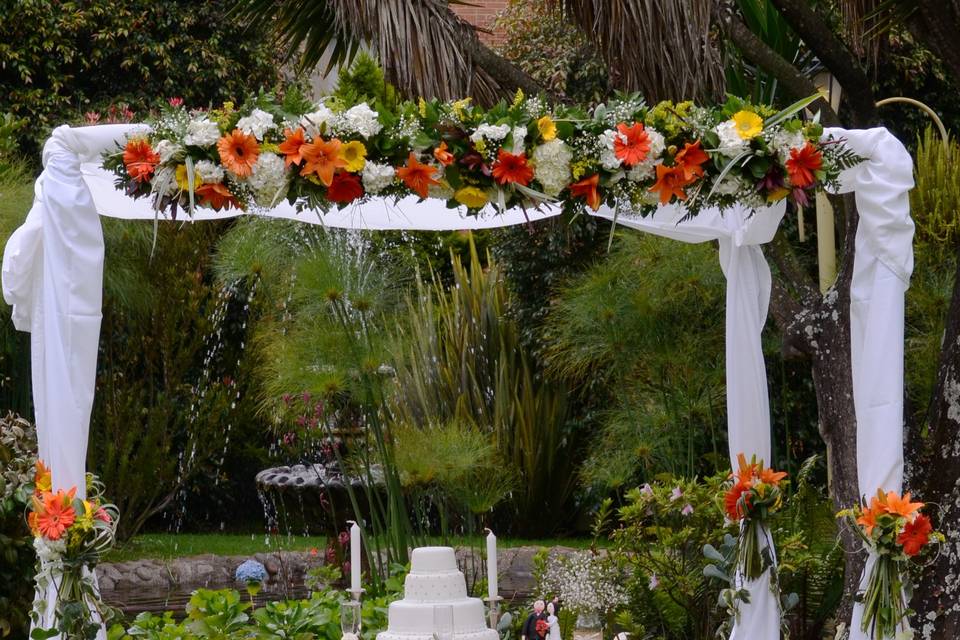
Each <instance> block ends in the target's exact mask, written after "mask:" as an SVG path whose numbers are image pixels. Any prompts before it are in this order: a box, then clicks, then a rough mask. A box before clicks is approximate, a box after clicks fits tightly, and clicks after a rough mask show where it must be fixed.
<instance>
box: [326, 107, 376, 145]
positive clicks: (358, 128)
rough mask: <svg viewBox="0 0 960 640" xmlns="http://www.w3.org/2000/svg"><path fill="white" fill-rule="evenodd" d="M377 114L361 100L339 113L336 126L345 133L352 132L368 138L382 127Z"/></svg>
mask: <svg viewBox="0 0 960 640" xmlns="http://www.w3.org/2000/svg"><path fill="white" fill-rule="evenodd" d="M377 116H378V114H377V112H376V111H374V110H373V109H371V108H370V107H369V106H368V105H367V103H366V102H361V103H360V104H358V105H355V106H352V107H350V108H349V109H347V110H346V111H345V112H343V113H342V114H340V117H339V118H338V119H337V127H338V129H341V130H343V131H344V132H345V133H354V134H357V135H360V136H363V137H364V138H370V137H373V136H375V135H377V134H378V133H380V129H382V128H383V125H381V124H380V121H379V120H378V119H377Z"/></svg>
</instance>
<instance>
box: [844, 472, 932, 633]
mask: <svg viewBox="0 0 960 640" xmlns="http://www.w3.org/2000/svg"><path fill="white" fill-rule="evenodd" d="M910 498H911V496H910V493H906V494H904V495H902V496H901V495H898V494H897V493H896V492H894V491H889V492H887V493H883V491H882V490H878V491H877V495H876V496H874V497H872V498H870V505H869V507H868V508H864V507H863V506H862V505H857V506H855V507H854V508H852V509H846V510H843V511H840V512H839V513H838V514H837V517H838V518H842V519H844V520H846V521H847V522H848V523H849V524H850V526H851V527H852V529H853V530H854V531H855V532H856V533H857V535H858V536H859V537H860V539H861V541H862V542H863V546H864V548H865V549H866V550H867V551H869V552H871V553H872V554H874V555H875V556H876V561H875V562H874V563H873V566H872V567H871V568H870V572H869V574H868V575H867V585H866V589H864V591H862V592H860V593H858V594H857V597H856V598H857V601H858V602H861V603H862V604H863V619H862V623H861V629H862V631H863V632H864V633H868V634H870V637H871V638H876V639H877V640H880V639H881V638H894V637H896V638H902V637H913V634H912V632H911V631H910V627H909V624H908V621H907V617H908V616H909V614H910V613H911V612H910V610H909V609H908V607H907V603H908V602H909V601H910V597H911V595H912V590H913V585H912V583H911V581H910V572H909V563H910V561H911V560H912V559H914V558H916V557H917V556H918V555H920V553H921V552H922V551H923V550H924V549H925V548H926V547H927V546H928V545H929V544H931V543H932V542H943V541H944V540H945V538H944V536H943V534H941V533H939V532H937V531H934V530H933V525H932V524H931V522H930V518H929V517H928V516H927V515H925V514H923V513H920V510H921V509H922V508H923V507H924V506H925V505H924V503H922V502H910Z"/></svg>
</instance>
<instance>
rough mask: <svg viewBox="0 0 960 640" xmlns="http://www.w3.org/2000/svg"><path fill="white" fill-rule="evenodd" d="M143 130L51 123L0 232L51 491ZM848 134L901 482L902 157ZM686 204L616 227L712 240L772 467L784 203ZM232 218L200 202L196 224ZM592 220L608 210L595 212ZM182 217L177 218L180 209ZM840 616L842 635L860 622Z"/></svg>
mask: <svg viewBox="0 0 960 640" xmlns="http://www.w3.org/2000/svg"><path fill="white" fill-rule="evenodd" d="M140 127H141V125H102V126H95V127H84V128H69V127H60V128H58V129H56V130H55V131H54V133H53V135H52V136H51V138H50V140H49V141H48V142H47V144H46V146H45V148H44V157H43V159H44V171H43V173H42V174H41V176H40V178H39V179H38V180H37V187H36V198H35V201H34V206H33V208H32V209H31V211H30V214H29V215H28V217H27V220H26V222H25V223H24V224H23V226H22V227H20V228H19V229H18V230H17V231H16V232H15V233H14V234H13V236H11V238H10V240H9V241H8V243H7V246H6V248H5V251H4V256H3V272H2V275H3V295H4V298H5V299H6V300H7V302H8V303H9V304H10V305H12V307H13V319H14V322H15V325H16V327H17V328H18V329H21V330H23V331H29V332H31V334H32V339H31V345H32V347H31V348H32V354H31V356H32V366H33V371H32V375H33V390H34V391H33V392H34V403H35V409H36V416H37V430H38V434H39V435H38V437H39V440H40V455H41V457H42V458H43V459H44V460H45V461H47V462H48V463H49V465H50V467H51V470H52V476H53V484H54V486H55V487H60V488H69V487H71V486H77V487H83V484H84V475H83V474H84V461H85V457H86V448H87V430H88V426H89V420H90V410H91V407H92V401H93V389H94V382H95V373H96V358H97V344H98V338H99V330H100V318H101V315H100V314H101V299H102V280H103V237H102V234H101V231H100V223H99V218H98V216H99V215H109V216H114V217H121V218H147V219H152V218H154V215H155V213H154V211H153V209H152V208H151V207H150V205H149V203H148V202H147V201H146V200H140V201H134V200H132V199H131V198H129V197H127V196H126V195H125V194H123V193H122V192H120V191H117V190H116V189H115V188H114V185H113V178H112V176H111V175H110V174H109V173H107V172H105V171H103V170H102V169H100V168H99V163H100V154H101V153H102V152H103V151H106V150H110V149H113V148H115V146H116V145H117V144H118V143H120V142H122V140H123V139H124V137H125V136H126V135H127V134H128V133H129V132H131V131H134V130H136V129H138V128H140ZM829 134H833V135H834V136H835V137H842V138H845V139H846V141H847V144H848V145H849V146H850V147H851V148H852V149H854V151H856V152H857V153H859V154H860V155H862V156H863V157H865V158H867V162H865V163H863V164H862V165H860V166H858V167H855V168H854V169H851V170H848V171H846V172H844V174H843V176H842V180H841V182H842V189H841V190H842V191H844V192H847V191H853V192H854V193H855V194H856V198H857V203H858V205H859V210H860V216H861V220H860V226H859V229H858V232H857V239H856V240H857V242H856V245H857V255H856V259H855V263H854V276H853V285H852V296H853V303H852V306H851V323H852V339H853V362H852V363H851V365H852V367H853V381H854V388H855V394H854V395H855V397H854V400H855V405H856V410H857V415H858V423H857V424H858V427H857V428H858V448H857V458H858V478H859V484H860V492H861V493H862V494H865V495H871V494H873V493H874V492H876V490H877V489H878V488H881V487H882V488H884V489H885V490H897V491H899V490H900V488H901V484H902V475H903V472H902V465H903V450H902V440H903V428H902V422H903V400H902V398H903V298H904V291H905V290H906V287H907V284H908V282H909V277H910V272H911V270H912V246H911V243H912V236H913V223H912V222H911V220H910V216H909V202H908V200H907V191H908V190H909V189H910V188H911V187H912V185H913V181H912V164H911V159H910V156H909V154H907V152H906V150H905V149H904V147H903V145H902V144H901V143H900V142H899V141H898V140H897V139H896V138H894V137H893V136H892V135H891V134H890V133H889V132H887V131H886V130H885V129H869V130H862V131H847V130H842V129H830V130H827V132H826V135H829ZM558 213H559V210H558V209H556V208H545V209H544V210H543V211H528V212H523V211H516V210H513V211H508V212H506V213H503V214H496V215H494V212H492V211H491V212H489V213H488V215H485V216H481V217H470V216H466V215H465V213H464V212H463V211H460V212H458V211H456V210H450V209H447V208H446V206H445V205H444V204H443V203H442V202H439V201H426V202H421V203H418V202H416V201H415V199H408V200H405V201H401V202H400V203H398V204H396V205H393V204H389V203H387V202H386V201H384V200H374V201H371V202H368V203H364V204H362V205H356V206H353V207H347V208H346V209H344V210H343V211H332V212H330V213H327V214H318V213H315V212H302V213H297V212H296V210H295V209H294V208H293V207H291V206H289V205H287V204H285V203H284V204H282V205H281V206H279V207H277V208H276V209H274V210H271V211H269V212H266V213H264V214H263V215H267V216H270V217H285V218H296V219H300V220H303V221H306V222H314V223H318V224H325V225H327V226H332V227H346V228H365V229H433V230H442V229H476V228H487V227H497V226H505V225H510V224H518V223H523V222H525V221H527V220H531V221H535V220H538V219H542V218H545V217H549V216H552V215H556V214H558ZM683 213H684V212H683V210H682V209H681V208H678V207H676V206H672V205H667V206H662V207H660V208H659V209H658V210H657V211H656V213H654V214H652V215H650V216H648V217H646V218H644V217H640V216H637V215H633V214H631V213H630V212H623V211H621V212H620V213H619V215H618V216H616V217H617V222H618V223H619V224H623V225H625V226H629V227H632V228H635V229H639V230H641V231H645V232H648V233H655V234H657V235H662V236H666V237H670V238H674V239H677V240H681V241H684V242H706V241H718V243H719V245H720V265H721V267H722V269H723V272H724V274H725V276H726V278H727V298H726V299H727V308H726V374H727V413H728V430H729V439H730V455H731V464H732V465H734V466H735V465H736V460H735V456H736V454H737V453H740V452H743V453H745V454H746V455H747V456H748V457H749V456H751V455H756V456H757V457H758V458H762V459H763V460H764V461H766V462H767V463H768V464H769V462H770V453H771V452H770V410H769V401H768V393H767V384H766V372H765V368H764V362H763V352H762V349H761V342H760V334H761V331H762V329H763V326H764V323H765V321H766V315H767V308H768V305H769V300H770V286H771V279H770V269H769V267H768V265H767V262H766V260H765V259H764V257H763V252H762V249H761V246H762V245H763V244H764V243H766V242H769V241H770V240H771V239H772V238H773V236H774V234H775V233H776V230H777V226H778V224H779V222H780V220H781V218H782V217H783V214H784V205H783V204H782V203H781V204H779V205H776V206H773V207H769V208H766V209H763V210H758V211H752V210H748V209H745V208H743V207H733V208H731V209H729V210H727V211H724V212H723V213H722V214H721V212H720V211H719V210H717V209H706V210H703V211H701V212H699V213H698V214H697V215H696V216H694V217H693V218H692V219H691V220H688V221H685V222H679V220H680V218H681V217H682V216H683ZM227 215H237V212H221V213H219V214H217V213H214V212H210V211H200V210H198V211H197V212H196V214H195V216H194V219H195V220H204V219H210V218H216V217H223V216H227ZM597 215H600V216H603V217H606V218H613V217H614V212H613V211H611V210H609V209H601V211H599V212H597ZM184 217H185V216H184ZM766 580H767V578H766V576H764V577H762V578H761V579H760V580H758V581H756V582H754V583H750V584H749V585H747V586H748V588H749V590H750V591H751V594H752V597H751V602H750V604H749V605H745V606H744V607H743V608H742V611H741V619H740V622H739V623H738V624H737V626H736V628H735V630H734V633H733V636H732V638H733V640H746V639H748V638H749V639H750V640H754V639H756V640H773V639H775V638H778V637H779V614H778V604H777V603H776V602H775V601H774V599H773V597H772V595H771V594H770V591H769V589H768V588H767V582H766ZM856 615H857V614H856V613H855V624H854V625H853V627H854V628H853V629H852V630H851V631H852V636H851V637H853V638H861V637H863V636H862V635H857V633H858V629H859V625H858V624H856Z"/></svg>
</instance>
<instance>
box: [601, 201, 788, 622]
mask: <svg viewBox="0 0 960 640" xmlns="http://www.w3.org/2000/svg"><path fill="white" fill-rule="evenodd" d="M785 211H786V203H785V202H782V201H781V202H780V203H779V204H778V205H775V206H772V207H767V208H765V209H760V210H756V211H755V210H753V209H748V208H746V207H742V206H735V207H732V208H730V209H727V210H725V211H723V212H722V213H721V211H720V210H719V209H716V208H710V209H704V210H702V211H700V212H699V213H698V214H696V216H694V217H693V218H691V219H690V220H686V221H684V222H680V219H681V218H682V217H683V216H684V215H685V214H686V210H685V209H683V208H680V207H676V206H673V205H666V206H662V207H660V208H659V209H657V211H656V213H654V214H652V215H650V216H647V217H645V218H644V217H639V216H632V215H630V214H624V213H623V212H622V211H621V212H620V213H619V215H617V216H616V219H617V222H618V223H619V224H622V225H624V226H627V227H632V228H634V229H639V230H640V231H645V232H647V233H653V234H656V235H659V236H664V237H667V238H672V239H674V240H680V241H682V242H691V243H697V242H709V241H713V240H716V241H718V242H719V244H720V267H721V268H722V269H723V274H724V276H726V279H727V301H726V309H727V311H726V322H725V332H726V374H727V375H726V382H727V431H728V438H729V444H730V465H731V468H733V469H736V468H737V454H739V453H743V454H744V455H746V457H747V459H748V460H749V459H750V458H751V457H752V456H756V457H757V460H763V461H764V462H765V463H767V464H770V454H771V451H770V403H769V394H768V393H767V370H766V365H765V364H764V361H763V347H762V344H761V341H760V335H761V332H762V331H763V325H764V324H765V323H766V321H767V309H768V307H769V305H770V290H771V283H772V280H771V276H770V267H769V265H768V264H767V261H766V259H765V258H764V257H763V250H762V249H761V248H760V245H762V244H765V243H767V242H770V241H771V240H773V237H774V235H775V234H776V232H777V228H778V227H779V225H780V220H781V219H782V218H783V214H784V212H785ZM614 213H615V212H614V211H613V210H611V209H609V208H601V210H600V211H598V212H597V215H600V216H602V217H604V218H609V219H613V217H614ZM737 582H738V583H739V586H741V587H742V588H744V589H746V590H747V591H748V592H749V593H750V602H749V603H743V604H741V605H740V618H739V620H738V621H737V622H736V623H735V624H734V626H733V631H732V633H731V635H730V639H731V640H775V639H776V638H779V637H780V605H779V603H778V602H777V600H776V598H774V596H773V594H772V593H771V592H770V575H769V572H764V573H763V575H762V576H761V577H760V578H759V579H757V580H754V581H747V580H745V579H743V577H742V576H738V577H737Z"/></svg>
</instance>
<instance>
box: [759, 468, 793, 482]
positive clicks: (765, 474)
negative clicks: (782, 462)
mask: <svg viewBox="0 0 960 640" xmlns="http://www.w3.org/2000/svg"><path fill="white" fill-rule="evenodd" d="M786 477H787V472H786V471H774V470H773V469H763V470H762V471H761V472H760V482H763V483H765V484H772V485H779V484H780V481H781V480H783V479H784V478H786Z"/></svg>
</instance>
